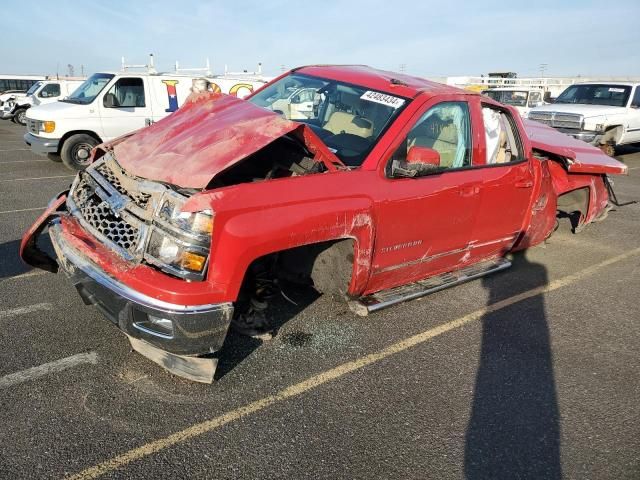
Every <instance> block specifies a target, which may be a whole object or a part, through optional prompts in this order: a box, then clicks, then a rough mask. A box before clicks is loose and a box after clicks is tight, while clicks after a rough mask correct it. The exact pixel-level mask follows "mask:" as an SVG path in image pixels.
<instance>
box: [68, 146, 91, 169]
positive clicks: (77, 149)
mask: <svg viewBox="0 0 640 480" xmlns="http://www.w3.org/2000/svg"><path fill="white" fill-rule="evenodd" d="M92 148H93V145H91V144H90V143H85V142H82V143H77V144H76V145H74V146H73V149H72V150H71V157H72V158H73V161H74V162H75V163H77V164H78V165H86V164H88V163H89V157H90V155H91V149H92Z"/></svg>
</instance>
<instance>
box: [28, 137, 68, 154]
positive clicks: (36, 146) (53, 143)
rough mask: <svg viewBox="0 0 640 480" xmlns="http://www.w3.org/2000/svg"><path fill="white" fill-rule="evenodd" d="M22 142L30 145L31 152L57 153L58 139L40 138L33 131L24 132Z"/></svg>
mask: <svg viewBox="0 0 640 480" xmlns="http://www.w3.org/2000/svg"><path fill="white" fill-rule="evenodd" d="M23 138H24V142H25V143H26V144H27V145H29V147H31V151H32V152H33V153H37V154H38V155H46V154H48V153H58V145H59V143H60V140H58V139H57V138H41V137H36V136H35V135H34V134H33V133H29V132H27V133H25V134H24V137H23Z"/></svg>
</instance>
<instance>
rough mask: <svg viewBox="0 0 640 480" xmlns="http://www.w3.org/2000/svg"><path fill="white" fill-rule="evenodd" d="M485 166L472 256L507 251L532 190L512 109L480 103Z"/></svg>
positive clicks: (529, 169) (520, 226)
mask: <svg viewBox="0 0 640 480" xmlns="http://www.w3.org/2000/svg"><path fill="white" fill-rule="evenodd" d="M478 107H479V108H481V112H482V115H481V118H482V122H483V126H484V135H483V137H484V143H485V159H484V160H485V163H486V166H485V168H482V171H483V178H482V182H481V183H480V196H479V206H480V208H479V210H478V214H477V217H476V223H475V226H474V230H473V241H472V244H471V247H472V248H471V255H472V258H486V257H489V256H494V255H501V254H504V253H506V252H507V251H508V250H509V249H511V247H512V246H513V244H514V242H515V241H516V240H517V238H518V236H519V235H520V234H521V233H522V229H523V223H524V221H525V220H526V219H528V214H529V210H530V208H531V197H532V195H533V192H534V186H535V185H534V174H533V169H532V165H531V163H530V160H529V158H528V156H529V152H526V151H524V142H523V141H522V139H521V138H520V132H519V130H518V126H517V125H518V123H517V122H516V121H515V119H514V117H513V116H512V114H511V112H510V111H508V110H506V109H502V108H499V107H497V106H494V105H488V104H482V105H478Z"/></svg>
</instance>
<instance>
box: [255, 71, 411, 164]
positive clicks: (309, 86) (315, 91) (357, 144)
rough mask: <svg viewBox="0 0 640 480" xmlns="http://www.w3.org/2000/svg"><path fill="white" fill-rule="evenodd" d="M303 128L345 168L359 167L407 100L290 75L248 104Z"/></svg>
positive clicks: (317, 79) (333, 81)
mask: <svg viewBox="0 0 640 480" xmlns="http://www.w3.org/2000/svg"><path fill="white" fill-rule="evenodd" d="M248 100H249V101H250V102H251V103H254V104H255V105H259V106H261V107H264V108H267V109H269V110H273V111H274V112H277V113H279V114H280V115H282V116H283V117H285V118H287V119H288V120H295V121H297V122H301V123H305V124H307V125H309V127H310V128H311V129H312V130H313V131H314V132H315V133H316V134H317V135H318V136H319V137H320V139H321V140H322V141H323V142H324V143H325V144H326V145H327V146H328V147H329V148H330V149H331V151H333V152H334V153H335V154H336V156H337V157H338V158H339V159H340V160H341V161H342V162H343V163H344V164H345V165H347V166H352V167H356V166H359V165H360V164H362V162H363V161H364V159H365V158H366V156H367V154H368V153H369V152H370V151H371V149H372V148H373V147H374V145H375V144H376V142H377V141H378V138H380V136H381V135H382V133H383V132H384V131H385V129H386V128H387V126H389V125H390V124H391V122H392V121H393V120H394V119H395V118H396V116H397V115H398V114H399V112H400V111H401V110H402V108H404V106H405V105H406V104H407V103H408V101H407V100H406V99H404V98H400V97H396V96H394V95H389V94H386V93H381V92H377V91H372V90H367V89H366V88H363V87H358V86H355V85H351V84H347V83H343V82H338V81H335V80H328V79H324V78H319V77H312V76H308V75H301V74H291V75H288V76H286V77H283V78H282V79H280V80H278V81H277V82H276V83H274V84H273V85H270V86H268V87H266V88H265V89H264V90H261V91H260V92H258V93H256V94H255V95H253V96H252V97H251V98H249V99H248Z"/></svg>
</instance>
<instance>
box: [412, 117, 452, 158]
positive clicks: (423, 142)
mask: <svg viewBox="0 0 640 480" xmlns="http://www.w3.org/2000/svg"><path fill="white" fill-rule="evenodd" d="M414 134H415V136H414ZM414 145H417V146H419V147H427V148H432V149H433V150H435V151H437V152H438V153H439V154H440V166H441V167H446V168H451V167H452V166H453V162H454V161H455V159H456V152H457V150H458V129H457V128H456V126H455V125H454V124H453V123H449V122H445V121H443V120H440V118H438V117H436V116H435V115H434V116H432V117H430V118H428V119H427V120H425V121H424V122H422V124H421V125H419V126H418V127H416V128H415V129H414V131H413V132H412V136H411V137H410V138H409V139H408V143H407V151H408V150H409V148H411V147H413V146H414Z"/></svg>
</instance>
